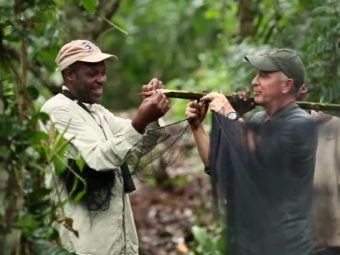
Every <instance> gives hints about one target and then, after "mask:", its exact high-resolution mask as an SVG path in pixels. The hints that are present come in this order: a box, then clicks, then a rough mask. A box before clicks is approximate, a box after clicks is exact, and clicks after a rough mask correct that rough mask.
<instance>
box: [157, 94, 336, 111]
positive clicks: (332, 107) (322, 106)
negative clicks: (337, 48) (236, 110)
mask: <svg viewBox="0 0 340 255" xmlns="http://www.w3.org/2000/svg"><path fill="white" fill-rule="evenodd" d="M158 91H159V92H161V93H163V94H164V95H165V96H167V97H169V98H180V99H192V100H200V99H201V98H202V97H203V96H205V95H206V94H208V92H206V93H205V92H192V91H185V90H173V89H159V90H158ZM225 96H226V97H227V98H228V99H229V100H231V101H235V99H236V98H235V97H232V96H229V95H225ZM249 100H251V101H254V98H249ZM297 104H298V105H299V106H300V107H301V108H303V109H307V110H315V111H340V104H327V103H315V102H305V101H303V102H300V101H299V102H297Z"/></svg>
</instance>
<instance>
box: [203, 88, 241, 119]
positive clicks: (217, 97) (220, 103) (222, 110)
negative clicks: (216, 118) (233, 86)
mask: <svg viewBox="0 0 340 255" xmlns="http://www.w3.org/2000/svg"><path fill="white" fill-rule="evenodd" d="M201 100H202V101H210V104H209V109H210V110H212V111H214V112H217V113H219V114H221V115H223V116H227V115H228V114H229V113H230V112H235V110H234V108H233V107H232V106H231V104H230V102H229V101H228V99H227V98H226V97H225V95H223V94H221V93H216V92H211V93H209V94H207V95H205V96H204V97H202V98H201Z"/></svg>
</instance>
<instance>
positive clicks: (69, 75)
mask: <svg viewBox="0 0 340 255" xmlns="http://www.w3.org/2000/svg"><path fill="white" fill-rule="evenodd" d="M64 72H65V82H66V83H72V82H73V81H74V80H75V79H76V73H75V72H74V70H72V69H71V68H66V69H65V71H64Z"/></svg>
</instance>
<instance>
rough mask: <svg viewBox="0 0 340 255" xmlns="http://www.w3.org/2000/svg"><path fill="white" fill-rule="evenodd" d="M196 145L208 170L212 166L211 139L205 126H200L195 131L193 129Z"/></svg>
mask: <svg viewBox="0 0 340 255" xmlns="http://www.w3.org/2000/svg"><path fill="white" fill-rule="evenodd" d="M191 130H192V133H193V136H194V140H195V144H196V147H197V150H198V153H199V155H200V158H201V160H202V162H203V164H204V166H205V167H206V168H207V167H209V166H210V160H209V159H210V137H209V134H208V133H207V132H206V131H205V130H204V126H203V124H201V125H199V126H198V127H197V128H195V129H193V128H192V129H191Z"/></svg>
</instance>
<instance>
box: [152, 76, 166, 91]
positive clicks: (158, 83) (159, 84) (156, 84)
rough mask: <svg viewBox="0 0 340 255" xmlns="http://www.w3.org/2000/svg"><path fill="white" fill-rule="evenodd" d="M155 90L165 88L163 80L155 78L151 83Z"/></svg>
mask: <svg viewBox="0 0 340 255" xmlns="http://www.w3.org/2000/svg"><path fill="white" fill-rule="evenodd" d="M149 84H150V85H151V86H152V88H153V89H154V90H156V89H162V88H164V84H163V82H162V81H161V80H159V79H157V78H153V79H152V80H151V81H150V83H149Z"/></svg>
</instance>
